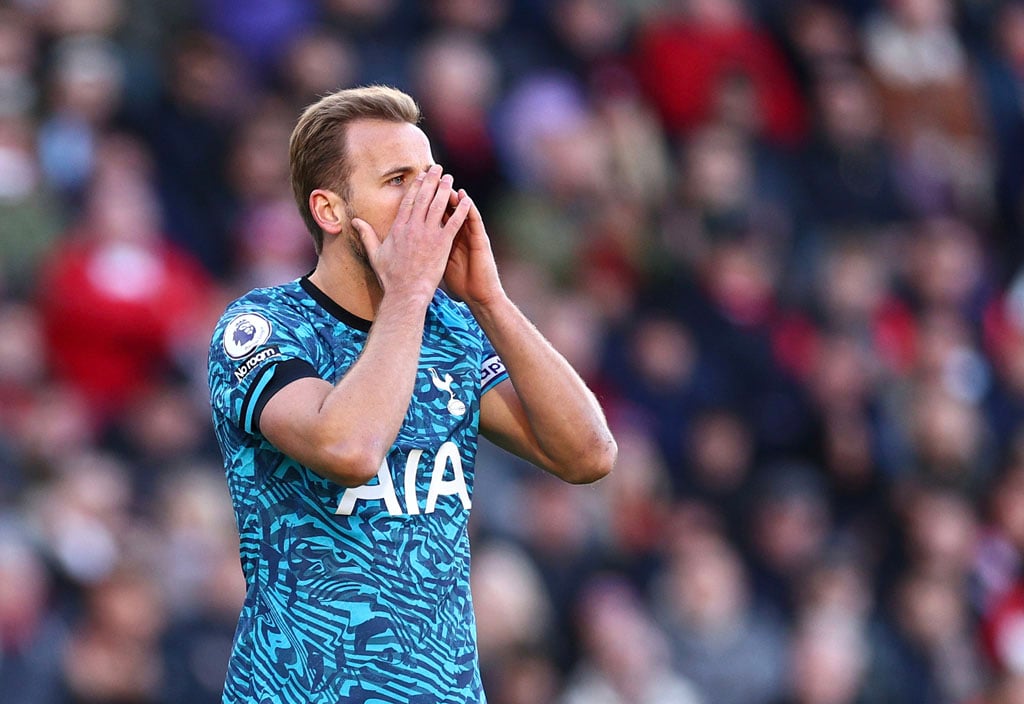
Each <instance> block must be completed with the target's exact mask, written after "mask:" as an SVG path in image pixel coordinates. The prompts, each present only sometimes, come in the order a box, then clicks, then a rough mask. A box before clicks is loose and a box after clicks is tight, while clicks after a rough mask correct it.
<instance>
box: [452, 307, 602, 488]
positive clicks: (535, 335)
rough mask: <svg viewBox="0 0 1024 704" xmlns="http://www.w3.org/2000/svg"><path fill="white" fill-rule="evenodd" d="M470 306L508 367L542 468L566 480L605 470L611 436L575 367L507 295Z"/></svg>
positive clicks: (597, 475) (591, 477)
mask: <svg viewBox="0 0 1024 704" xmlns="http://www.w3.org/2000/svg"><path fill="white" fill-rule="evenodd" d="M470 307H471V310H472V311H473V313H474V315H475V317H476V319H477V322H478V323H479V324H480V326H481V328H482V329H483V331H484V332H485V333H486V334H487V337H488V339H489V340H490V341H491V344H492V345H494V348H495V351H496V352H497V353H498V354H499V355H500V356H501V359H502V361H503V362H504V364H505V368H506V369H507V370H508V373H509V378H510V380H511V381H512V385H513V386H514V387H515V390H516V395H517V396H518V399H519V402H520V404H521V405H522V409H523V412H524V413H525V416H526V421H527V423H528V425H529V431H530V435H531V436H532V440H533V441H535V442H536V445H537V449H539V450H540V452H541V453H542V455H541V457H540V459H541V461H542V462H543V464H544V466H545V468H546V469H548V470H549V471H551V472H553V473H554V474H556V475H558V476H560V477H562V478H563V479H567V480H569V481H593V480H594V479H597V478H600V477H601V476H604V475H605V474H607V473H608V471H610V469H611V465H612V463H613V462H614V459H615V455H616V445H615V440H614V438H613V437H612V434H611V431H610V430H609V429H608V424H607V422H606V420H605V417H604V413H603V411H602V410H601V406H600V404H599V403H598V401H597V398H596V397H595V396H594V394H593V393H592V392H591V391H590V389H588V388H587V386H586V384H585V383H584V381H583V380H582V379H581V378H580V376H579V374H577V373H576V370H574V369H573V368H572V366H571V365H570V364H569V362H568V361H566V359H565V358H564V357H563V356H562V355H561V354H560V353H559V352H558V351H557V350H555V348H554V347H553V346H552V345H551V343H549V342H548V341H547V340H546V339H545V338H544V336H543V335H542V334H541V333H540V332H539V331H538V330H537V328H536V327H535V326H534V325H533V324H532V323H531V322H530V321H529V320H528V319H527V318H526V316H525V315H523V313H522V312H521V311H520V310H519V309H518V308H517V307H516V306H515V304H514V303H512V302H511V301H510V300H509V299H508V298H507V297H504V296H501V297H500V298H499V299H498V301H497V302H496V303H492V304H490V305H487V306H480V305H472V304H471V306H470Z"/></svg>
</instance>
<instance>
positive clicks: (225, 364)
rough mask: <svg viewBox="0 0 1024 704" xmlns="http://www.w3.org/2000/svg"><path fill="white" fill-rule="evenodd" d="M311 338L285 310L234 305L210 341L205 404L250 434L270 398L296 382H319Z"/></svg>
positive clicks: (307, 329) (306, 327)
mask: <svg viewBox="0 0 1024 704" xmlns="http://www.w3.org/2000/svg"><path fill="white" fill-rule="evenodd" d="M314 340H315V335H314V334H313V331H312V330H311V328H310V324H309V322H308V321H306V320H305V319H304V318H302V317H301V316H299V315H297V314H295V313H294V312H293V311H291V310H290V309H288V308H284V307H280V306H277V307H275V306H273V305H271V304H266V305H257V304H252V303H247V304H242V305H238V304H236V305H234V306H231V307H229V308H228V310H227V312H225V314H224V315H223V317H222V318H221V319H220V322H219V323H218V324H217V327H216V329H215V330H214V334H213V339H212V340H211V342H210V358H209V374H210V377H209V382H210V402H211V405H212V406H213V410H214V414H215V415H217V416H220V417H221V418H223V419H225V420H227V421H228V422H230V423H231V424H233V425H235V426H237V427H238V428H240V429H241V430H242V431H243V432H245V433H249V434H252V435H255V434H256V433H258V432H259V422H260V415H261V414H262V412H263V408H264V407H265V406H266V404H267V401H269V400H270V399H271V398H272V397H273V396H274V394H276V393H277V392H278V391H280V390H281V389H283V388H284V387H285V386H287V385H288V384H290V383H291V382H293V381H296V380H297V379H302V378H306V377H319V374H318V373H317V368H316V359H315V354H314V353H315V348H314V346H313V344H312V343H313V341H314Z"/></svg>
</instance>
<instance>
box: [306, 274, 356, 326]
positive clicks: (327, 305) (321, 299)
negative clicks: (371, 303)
mask: <svg viewBox="0 0 1024 704" xmlns="http://www.w3.org/2000/svg"><path fill="white" fill-rule="evenodd" d="M299 286H301V287H302V290H304V291H305V292H306V293H308V294H309V295H310V297H311V298H312V299H313V300H314V301H316V302H317V304H318V305H319V306H320V307H321V308H323V309H324V310H325V311H327V312H328V313H329V314H330V315H331V316H332V317H335V318H337V319H338V320H340V321H341V322H343V323H345V325H348V326H349V327H352V328H355V329H356V330H362V331H363V332H370V326H371V325H372V324H373V321H370V320H366V319H365V318H360V317H359V316H358V315H356V314H355V313H352V312H350V311H348V310H345V309H344V308H342V307H341V306H340V305H338V302H337V301H335V300H334V299H333V298H331V297H330V296H328V295H327V294H326V293H324V292H323V291H321V290H320V288H319V287H318V286H317V285H316V284H315V283H313V282H312V281H310V280H309V274H306V275H305V276H303V277H302V278H301V279H299Z"/></svg>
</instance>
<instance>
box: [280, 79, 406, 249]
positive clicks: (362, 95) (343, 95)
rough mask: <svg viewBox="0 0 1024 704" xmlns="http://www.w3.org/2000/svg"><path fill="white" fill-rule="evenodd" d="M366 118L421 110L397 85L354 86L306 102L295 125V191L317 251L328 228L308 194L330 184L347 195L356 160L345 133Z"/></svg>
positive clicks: (397, 117) (394, 117)
mask: <svg viewBox="0 0 1024 704" xmlns="http://www.w3.org/2000/svg"><path fill="white" fill-rule="evenodd" d="M367 119H369V120H386V121H388V122H410V123H412V124H416V123H417V122H419V120H420V109H419V106H418V105H416V101H415V100H413V99H412V98H411V97H410V96H409V95H407V94H405V93H403V92H402V91H400V90H398V89H397V88H391V87H389V86H366V87H362V88H349V89H345V90H339V91H337V92H336V93H331V94H330V95H326V96H324V97H322V98H320V100H318V101H316V102H315V103H313V104H312V105H310V106H309V107H307V108H306V109H305V110H304V111H303V112H302V116H301V117H300V118H299V121H298V123H296V125H295V129H294V130H292V136H291V140H290V141H289V144H288V158H289V163H290V165H291V180H292V193H293V194H294V195H295V202H296V204H298V206H299V212H300V213H301V214H302V219H303V220H304V221H305V223H306V229H308V230H309V233H310V234H311V235H312V236H313V242H314V244H315V245H316V252H317V254H320V252H321V250H322V249H323V244H324V233H323V231H322V230H321V229H320V226H319V225H318V224H317V222H316V219H314V217H313V213H312V212H311V211H310V209H309V194H310V193H312V192H313V191H314V190H316V189H317V188H330V189H332V190H335V191H337V192H339V193H340V194H341V196H342V197H343V198H346V199H347V198H348V178H349V176H350V175H351V173H352V164H351V162H350V161H349V159H348V153H347V151H348V150H347V146H346V140H345V135H346V132H347V128H348V125H350V124H351V123H352V122H354V121H355V120H367Z"/></svg>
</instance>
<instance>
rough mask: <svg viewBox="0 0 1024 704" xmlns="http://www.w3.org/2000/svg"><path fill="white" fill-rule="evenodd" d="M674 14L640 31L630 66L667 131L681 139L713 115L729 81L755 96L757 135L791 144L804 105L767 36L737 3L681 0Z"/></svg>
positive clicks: (802, 119) (801, 122)
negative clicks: (745, 87)
mask: <svg viewBox="0 0 1024 704" xmlns="http://www.w3.org/2000/svg"><path fill="white" fill-rule="evenodd" d="M680 4H681V5H682V6H683V7H684V9H683V10H682V11H681V12H677V13H674V14H667V15H662V16H656V17H655V19H653V20H652V21H651V22H650V23H648V24H647V25H646V26H645V27H642V28H641V31H640V34H639V38H638V42H637V48H636V54H635V56H634V68H635V70H636V73H637V77H638V79H639V81H640V83H641V85H642V86H643V88H644V90H645V92H646V93H647V95H648V97H649V98H650V99H651V101H652V103H653V104H654V105H655V107H656V108H657V110H658V112H659V114H660V115H661V118H662V121H663V123H664V124H665V127H666V129H667V130H668V131H669V132H670V133H671V134H673V135H676V136H685V135H687V134H689V133H690V132H691V131H692V130H694V129H696V128H697V127H700V126H701V125H704V124H706V123H707V122H708V121H709V120H712V119H714V118H715V116H716V109H717V107H718V106H717V104H716V103H717V101H718V100H719V99H720V98H721V96H722V91H723V90H724V89H725V88H727V87H728V86H729V83H730V82H731V81H744V82H747V83H748V84H749V88H750V89H751V90H752V91H753V93H754V101H755V103H756V105H757V109H758V112H759V115H758V118H759V120H760V123H761V135H760V136H761V137H763V138H764V139H766V140H768V141H769V142H775V143H780V144H792V143H794V142H796V141H798V140H799V139H800V138H801V137H802V136H803V134H804V131H805V114H804V113H805V110H804V106H803V101H802V99H801V96H800V94H799V91H798V89H797V84H796V80H795V79H794V77H793V75H792V72H791V70H790V68H789V67H788V66H787V65H786V62H785V58H784V57H783V55H782V52H781V50H780V49H779V48H778V47H777V46H776V44H775V42H774V41H773V40H772V38H771V36H770V35H769V34H768V32H766V31H765V30H763V29H762V28H760V27H758V26H757V25H755V24H754V23H753V22H752V21H751V19H750V18H749V17H748V16H747V14H746V11H745V10H744V8H743V5H742V4H741V3H740V2H739V1H738V0H685V1H684V2H682V3H680Z"/></svg>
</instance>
